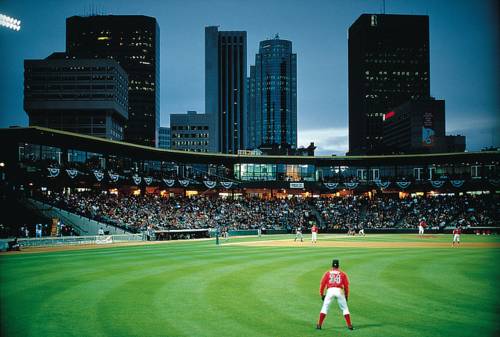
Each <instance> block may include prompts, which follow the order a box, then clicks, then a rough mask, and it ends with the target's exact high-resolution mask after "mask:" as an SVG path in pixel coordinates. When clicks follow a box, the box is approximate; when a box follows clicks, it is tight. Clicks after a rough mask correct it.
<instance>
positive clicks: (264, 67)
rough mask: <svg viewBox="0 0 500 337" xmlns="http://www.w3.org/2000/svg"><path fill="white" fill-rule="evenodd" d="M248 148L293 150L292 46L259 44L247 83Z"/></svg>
mask: <svg viewBox="0 0 500 337" xmlns="http://www.w3.org/2000/svg"><path fill="white" fill-rule="evenodd" d="M248 98H249V103H248V125H249V128H248V130H249V138H248V147H249V148H251V149H255V148H259V147H261V146H265V147H273V146H275V145H279V146H280V147H281V148H284V149H285V148H288V147H289V148H291V149H295V148H297V54H294V53H292V42H291V41H288V40H281V39H280V38H279V36H278V35H276V37H275V38H274V39H270V40H264V41H262V42H260V44H259V53H258V54H256V55H255V66H251V67H250V78H249V79H248Z"/></svg>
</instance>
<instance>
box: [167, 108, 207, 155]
mask: <svg viewBox="0 0 500 337" xmlns="http://www.w3.org/2000/svg"><path fill="white" fill-rule="evenodd" d="M209 125H210V116H209V115H207V114H198V113H196V111H188V112H187V114H170V129H171V147H170V148H171V149H172V150H182V151H191V152H210V151H209V149H210V141H209V137H210V126H209Z"/></svg>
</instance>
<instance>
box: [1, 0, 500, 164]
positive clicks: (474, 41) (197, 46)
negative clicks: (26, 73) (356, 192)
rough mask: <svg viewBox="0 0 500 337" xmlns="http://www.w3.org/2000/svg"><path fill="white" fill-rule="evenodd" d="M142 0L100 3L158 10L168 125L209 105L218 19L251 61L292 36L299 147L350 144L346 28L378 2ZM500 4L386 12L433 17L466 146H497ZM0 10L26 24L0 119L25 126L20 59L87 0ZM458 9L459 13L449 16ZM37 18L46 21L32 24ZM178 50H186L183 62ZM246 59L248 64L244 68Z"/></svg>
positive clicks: (437, 81)
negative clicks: (240, 38)
mask: <svg viewBox="0 0 500 337" xmlns="http://www.w3.org/2000/svg"><path fill="white" fill-rule="evenodd" d="M257 2H259V1H257ZM144 3H146V4H147V3H148V2H147V1H146V2H143V3H141V4H132V3H125V4H123V6H122V5H121V3H118V2H117V1H111V2H108V3H107V4H106V7H104V8H103V9H102V10H103V11H104V12H105V13H104V14H117V15H120V14H140V15H151V16H154V17H156V18H157V20H158V23H159V26H160V31H161V32H162V33H161V34H160V36H161V41H160V44H161V51H160V59H161V62H160V64H161V75H160V83H161V86H160V88H161V90H160V96H161V100H160V101H161V125H162V126H167V125H168V119H169V118H168V116H169V114H170V113H178V112H182V111H186V110H197V111H201V112H205V111H204V108H203V107H204V100H205V97H204V85H203V84H204V80H203V79H204V36H203V35H204V27H206V26H210V25H214V24H216V25H219V26H220V27H221V29H223V30H244V31H247V33H248V42H247V46H248V51H247V58H250V60H251V59H253V57H254V56H255V54H256V53H257V50H258V42H259V41H261V40H263V39H265V38H269V37H271V36H273V35H274V34H275V33H280V36H281V37H282V38H284V39H287V40H290V41H292V42H293V43H294V52H295V53H297V55H298V59H299V62H298V64H297V73H298V75H297V77H298V79H297V82H298V95H297V96H298V100H297V101H298V108H297V111H298V123H297V124H298V138H299V141H298V145H299V146H306V145H308V144H309V142H310V141H314V142H315V143H316V145H317V146H318V154H329V153H337V154H343V153H345V152H346V151H347V120H348V109H347V29H348V27H349V26H350V25H351V24H352V23H353V22H354V21H355V20H356V19H357V18H358V17H359V16H360V15H361V14H363V13H375V14H377V13H380V12H381V2H378V1H359V2H356V3H351V2H349V1H333V2H329V1H317V5H316V6H312V7H313V8H311V6H309V7H308V6H306V5H305V4H303V3H301V2H300V1H291V2H290V3H289V8H288V10H287V11H286V14H287V15H285V16H282V15H280V13H281V12H279V11H278V10H277V8H278V7H279V4H278V2H277V1H275V2H273V1H271V2H269V7H270V10H267V11H266V14H265V15H263V16H261V17H259V16H258V9H259V5H258V4H257V3H253V5H249V4H246V3H244V2H238V1H235V2H231V3H228V2H224V1H213V2H211V3H210V5H208V4H206V3H203V2H201V1H190V2H187V3H182V2H177V1H173V2H170V3H169V4H168V5H164V4H157V3H150V5H144ZM266 3H268V2H266ZM118 4H120V5H118ZM452 5H453V6H452ZM495 6H496V4H495V2H494V1H484V2H481V3H475V2H473V1H458V2H456V1H454V2H451V1H443V2H440V3H439V4H436V3H434V2H430V1H422V2H419V1H407V2H404V3H395V2H391V1H388V2H387V7H386V12H387V13H388V14H424V15H429V21H430V40H431V41H430V57H431V62H430V63H431V73H432V76H431V95H432V96H434V97H436V98H437V99H444V100H446V104H447V130H448V133H449V134H458V133H460V134H464V135H465V136H467V143H468V146H467V148H468V150H480V149H481V148H482V147H486V146H491V145H495V146H498V145H499V139H498V136H497V135H498V134H499V133H500V132H499V131H500V127H499V117H498V115H499V113H498V112H499V111H500V109H499V107H500V102H499V98H498V97H497V95H496V92H497V91H498V78H497V77H498V76H497V74H498V60H497V59H496V58H495V57H497V56H498V42H497V41H498V40H499V39H498V31H499V30H498V24H499V23H498V11H497V10H496V8H495ZM55 8H57V11H55V10H54V9H55ZM235 8H239V10H238V13H241V15H236V16H235V15H232V14H234V13H233V12H234V9H235ZM260 8H262V7H260ZM162 9H163V10H164V11H162ZM319 9H321V10H319ZM281 10H282V8H281ZM0 11H1V12H3V14H7V15H10V16H13V17H16V18H18V19H20V20H21V21H22V22H23V26H22V29H21V31H19V32H14V31H10V30H6V29H2V30H0V39H1V41H2V45H3V44H4V43H6V45H9V46H13V48H10V49H9V51H8V52H7V53H6V54H7V55H4V56H3V57H5V61H4V62H2V65H1V66H0V67H1V69H2V74H6V76H2V80H1V87H0V89H1V90H2V100H1V102H0V111H1V112H2V115H1V119H0V127H8V126H9V125H27V124H28V123H27V115H26V114H25V112H24V111H23V109H22V85H23V78H22V62H23V60H24V59H29V58H43V57H45V56H47V55H49V54H50V53H51V52H53V51H63V50H64V40H65V39H64V35H65V29H64V28H65V19H66V18H67V17H70V16H72V15H82V14H85V13H84V11H85V5H76V6H75V4H71V3H63V2H61V1H49V2H46V3H44V4H38V3H37V2H30V1H24V2H6V3H5V4H3V6H2V8H0ZM451 11H453V13H454V16H453V18H450V17H449V14H450V12H451ZM274 13H276V14H274ZM36 17H43V18H44V19H43V20H37V21H36V22H35V18H36ZM256 18H258V20H256ZM298 20H302V23H303V24H302V25H299V27H300V28H297V26H298V25H297V24H296V22H300V21H298ZM180 23H183V24H180ZM182 40H186V41H185V42H182ZM186 48H187V50H186ZM181 54H182V55H185V57H183V58H182V59H181V60H182V62H179V61H178V60H180V58H179V57H178V55H181ZM249 65H250V62H249V63H248V64H247V67H248V66H249ZM247 70H248V68H247ZM471 116H473V119H472V120H471ZM318 121H321V123H320V124H319V123H318Z"/></svg>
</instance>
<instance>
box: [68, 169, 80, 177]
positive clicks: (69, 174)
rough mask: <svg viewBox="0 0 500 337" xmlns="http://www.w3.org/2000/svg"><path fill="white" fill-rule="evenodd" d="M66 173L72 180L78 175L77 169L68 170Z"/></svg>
mask: <svg viewBox="0 0 500 337" xmlns="http://www.w3.org/2000/svg"><path fill="white" fill-rule="evenodd" d="M66 173H67V174H68V176H69V177H70V178H71V179H74V178H75V177H76V176H77V175H78V171H77V170H75V169H66Z"/></svg>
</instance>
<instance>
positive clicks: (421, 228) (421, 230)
mask: <svg viewBox="0 0 500 337" xmlns="http://www.w3.org/2000/svg"><path fill="white" fill-rule="evenodd" d="M425 227H427V222H425V219H422V220H420V222H419V223H418V234H419V235H424V228H425Z"/></svg>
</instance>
